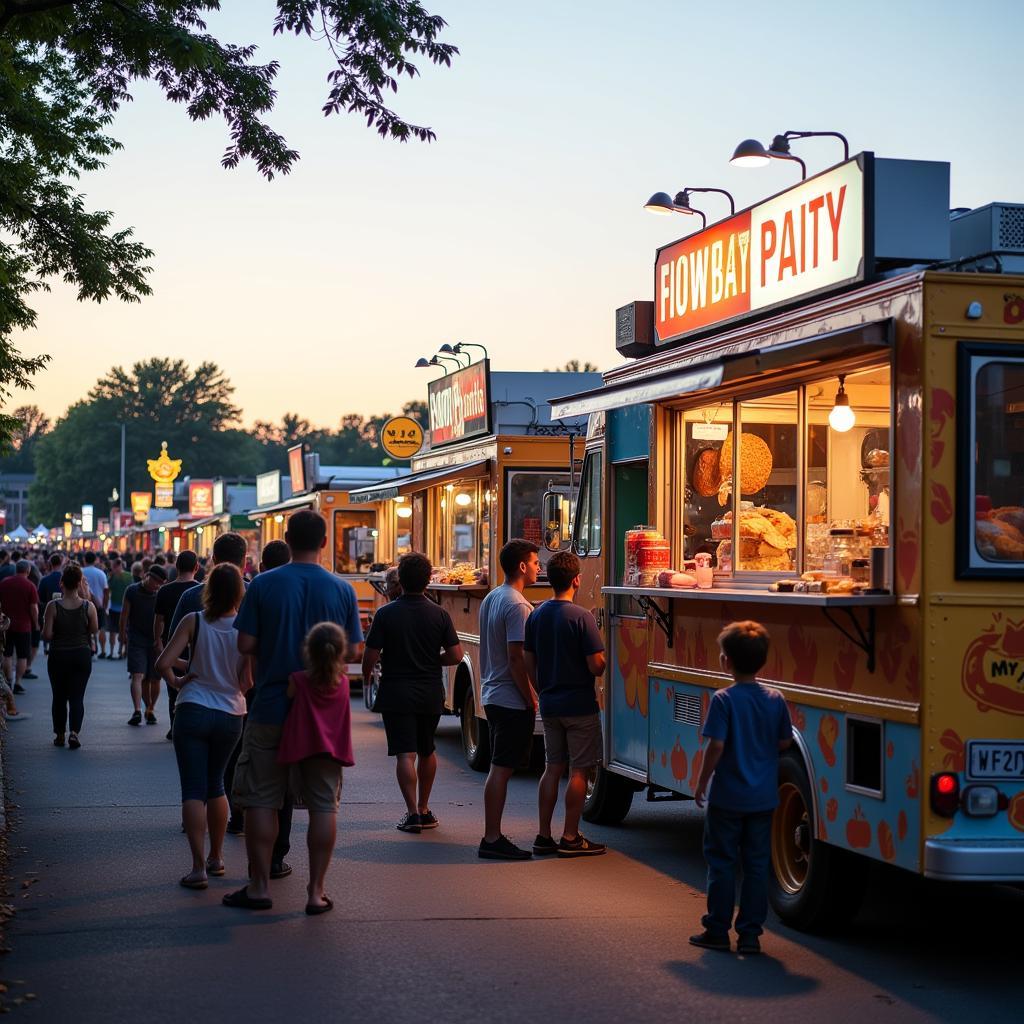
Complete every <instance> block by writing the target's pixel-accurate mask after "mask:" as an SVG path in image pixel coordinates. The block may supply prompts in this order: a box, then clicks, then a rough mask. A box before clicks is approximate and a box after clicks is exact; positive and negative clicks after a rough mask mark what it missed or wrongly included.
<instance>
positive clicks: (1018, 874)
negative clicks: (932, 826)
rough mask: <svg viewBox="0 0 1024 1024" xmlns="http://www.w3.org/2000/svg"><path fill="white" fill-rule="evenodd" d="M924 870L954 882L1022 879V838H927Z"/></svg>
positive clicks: (1023, 844) (1023, 848) (930, 875)
mask: <svg viewBox="0 0 1024 1024" xmlns="http://www.w3.org/2000/svg"><path fill="white" fill-rule="evenodd" d="M924 873H925V876H926V877H927V878H943V879H947V880H948V881H954V882H1020V881H1024V839H928V840H926V842H925V844H924Z"/></svg>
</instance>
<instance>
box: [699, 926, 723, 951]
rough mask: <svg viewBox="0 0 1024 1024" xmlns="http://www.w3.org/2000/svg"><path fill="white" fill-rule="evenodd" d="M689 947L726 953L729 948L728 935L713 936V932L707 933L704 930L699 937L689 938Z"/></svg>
mask: <svg viewBox="0 0 1024 1024" xmlns="http://www.w3.org/2000/svg"><path fill="white" fill-rule="evenodd" d="M690 945H691V946H700V948H701V949H720V950H723V951H724V952H726V953H728V952H729V948H730V947H729V936H728V935H724V936H723V935H715V933H714V932H709V931H708V930H707V929H706V928H705V929H704V931H702V932H701V933H700V935H691V936H690Z"/></svg>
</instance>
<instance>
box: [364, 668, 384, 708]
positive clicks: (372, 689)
mask: <svg viewBox="0 0 1024 1024" xmlns="http://www.w3.org/2000/svg"><path fill="white" fill-rule="evenodd" d="M379 690H380V666H379V665H375V666H374V668H373V672H372V673H371V674H370V678H369V679H364V680H363V703H364V704H365V705H366V710H367V711H376V710H377V707H376V705H377V692H378V691H379Z"/></svg>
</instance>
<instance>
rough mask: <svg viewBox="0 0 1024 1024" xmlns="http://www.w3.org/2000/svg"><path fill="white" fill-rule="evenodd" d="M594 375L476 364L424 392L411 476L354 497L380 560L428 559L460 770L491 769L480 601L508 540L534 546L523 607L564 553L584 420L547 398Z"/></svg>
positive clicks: (542, 591) (595, 380)
mask: <svg viewBox="0 0 1024 1024" xmlns="http://www.w3.org/2000/svg"><path fill="white" fill-rule="evenodd" d="M600 382H601V377H600V375H599V374H596V373H563V372H541V373H535V372H534V373H514V372H501V371H499V372H496V373H492V372H491V370H490V363H489V360H486V359H484V360H482V361H480V362H477V363H473V364H471V365H469V366H466V367H463V368H462V369H460V370H456V371H453V372H451V373H446V374H445V375H444V376H443V377H440V378H438V379H437V380H435V381H431V382H430V385H429V394H428V398H429V420H430V423H429V426H430V446H429V448H428V449H426V450H425V451H423V452H422V453H421V454H419V455H417V456H416V457H415V458H414V459H413V460H412V473H410V474H409V475H407V476H403V477H400V478H398V479H396V480H388V481H383V482H381V483H378V484H374V485H372V486H369V487H362V488H358V489H354V490H352V491H350V492H349V501H351V502H352V503H353V504H354V505H356V506H359V507H363V508H365V507H367V505H368V504H371V503H372V504H374V505H376V507H377V508H378V509H379V513H378V515H379V522H380V523H382V524H385V525H387V528H388V530H389V533H390V536H391V537H392V538H393V542H394V546H393V547H392V548H390V549H384V548H381V553H382V554H385V553H386V557H382V559H381V561H382V562H395V561H397V559H398V558H400V557H401V555H403V554H405V553H406V552H408V551H422V552H424V553H425V554H426V555H427V556H428V557H429V558H430V560H431V562H432V563H433V565H434V566H435V569H434V578H433V580H432V582H431V584H430V586H429V588H428V590H427V596H428V597H430V598H432V599H433V600H435V601H436V602H437V603H438V604H440V605H441V606H442V607H444V608H446V609H447V610H448V612H449V613H450V614H451V616H452V620H453V621H454V623H455V628H456V630H457V631H458V634H459V639H460V640H461V642H462V646H463V650H464V652H465V654H464V657H463V660H462V663H461V664H460V665H457V666H454V667H452V668H449V669H448V670H447V679H446V698H445V706H446V709H447V710H448V711H449V712H450V713H452V714H458V715H460V716H461V719H462V742H463V749H464V751H465V755H466V760H467V762H468V763H469V765H470V766H471V767H472V768H474V769H476V770H477V771H486V770H487V767H488V765H489V763H490V749H489V744H488V735H487V729H486V722H485V719H484V712H483V707H482V704H481V700H480V628H479V614H480V603H481V602H482V601H483V599H484V598H485V597H486V596H487V593H488V592H489V590H490V588H491V587H492V586H494V585H497V584H498V583H500V582H501V578H502V577H501V569H500V567H499V565H498V552H499V551H500V550H501V546H502V545H503V544H504V543H505V542H506V541H508V540H509V539H511V538H513V537H522V538H524V539H526V540H531V541H533V542H534V543H536V544H537V545H538V547H539V548H540V556H539V557H540V562H541V566H542V575H541V578H540V580H538V583H537V585H536V586H534V587H529V588H527V590H526V598H527V600H529V601H533V602H537V601H543V600H545V599H546V598H548V597H550V596H551V591H550V589H549V587H548V586H547V581H546V577H545V576H544V574H543V566H545V565H546V564H547V561H548V559H549V558H550V557H551V555H552V553H553V552H555V551H557V550H559V549H560V548H564V547H567V546H568V543H569V532H568V528H569V508H570V502H571V499H572V493H573V490H574V484H575V483H577V482H578V472H576V473H574V472H573V470H572V468H571V459H570V464H567V462H566V438H567V437H568V438H570V443H572V442H575V444H576V445H577V446H578V450H579V451H582V436H583V431H584V429H585V424H586V419H585V417H579V416H575V417H561V418H554V419H553V418H552V417H551V416H550V409H549V407H548V404H547V403H548V400H549V399H550V398H552V397H554V396H555V395H557V394H562V393H564V392H565V391H566V390H567V389H571V388H574V387H595V386H597V385H598V384H600Z"/></svg>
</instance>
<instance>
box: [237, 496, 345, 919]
mask: <svg viewBox="0 0 1024 1024" xmlns="http://www.w3.org/2000/svg"><path fill="white" fill-rule="evenodd" d="M284 539H285V541H286V542H287V544H288V547H289V549H290V550H291V554H292V560H291V561H290V562H289V563H288V564H287V565H282V566H280V567H279V568H277V569H271V570H270V571H269V572H261V573H260V574H259V575H258V576H257V577H256V578H255V579H254V580H253V581H252V583H250V584H249V589H248V590H247V591H246V593H245V598H244V600H243V601H242V606H241V608H239V609H238V616H237V617H236V619H235V628H236V629H237V630H238V649H239V651H240V652H241V653H242V654H251V655H254V656H255V658H256V683H255V686H254V688H253V698H252V704H251V705H250V707H249V717H248V721H247V722H246V727H245V735H244V736H243V738H242V753H241V754H240V755H239V758H238V764H237V765H236V767H235V780H234V787H233V793H232V799H233V801H234V802H236V803H237V804H238V806H240V807H242V808H244V809H245V846H246V850H247V852H248V854H249V884H248V885H247V886H246V887H245V888H243V889H239V890H238V891H237V892H233V893H229V894H228V895H227V896H225V897H224V900H223V902H224V903H225V905H226V906H229V907H242V908H245V909H249V910H268V909H269V908H270V907H271V906H273V903H272V901H271V899H270V895H269V888H268V887H269V879H270V861H271V852H272V850H273V846H274V839H275V837H276V835H277V811H278V809H279V808H280V807H281V806H282V805H283V803H284V800H285V794H286V792H287V788H288V767H287V765H279V764H278V763H277V748H278V744H279V743H280V740H281V727H282V725H283V724H284V720H285V716H286V715H287V714H288V705H289V700H288V677H289V676H290V675H291V674H292V673H293V672H299V671H301V670H302V667H303V664H302V645H303V642H304V641H305V639H306V634H307V633H308V632H309V631H310V629H311V628H312V627H313V626H315V625H316V624H317V623H318V622H334V623H337V625H339V626H341V627H342V629H344V630H345V635H346V637H347V638H348V648H347V649H346V661H348V662H349V663H351V662H354V661H358V660H359V659H360V658H361V657H362V647H363V632H362V628H361V626H360V623H359V603H358V601H357V600H356V593H355V591H354V590H353V589H352V585H351V584H350V583H348V582H347V581H345V580H343V579H341V578H340V577H338V576H335V575H333V574H332V573H329V572H328V571H327V570H326V569H324V568H323V567H322V566H321V565H320V564H319V556H320V549H321V548H323V547H324V545H325V544H326V543H327V523H326V522H325V520H324V517H323V516H321V515H320V514H319V513H318V512H313V511H312V510H307V509H303V510H302V511H300V512H296V513H295V514H294V515H293V516H292V517H291V519H289V520H288V529H287V531H286V533H285V536H284ZM314 818H325V819H329V820H330V822H331V826H330V827H331V829H332V830H333V827H334V826H333V820H334V819H333V816H332V815H326V814H325V815H311V816H310V826H309V835H308V842H309V845H310V848H311V849H315V848H318V847H322V846H324V845H325V844H326V845H328V846H333V843H334V836H333V831H332V834H331V835H330V836H329V837H328V836H326V835H325V836H320V835H318V834H316V833H317V829H318V828H319V827H321V823H317V822H314V820H313V819H314ZM317 895H319V894H317Z"/></svg>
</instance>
